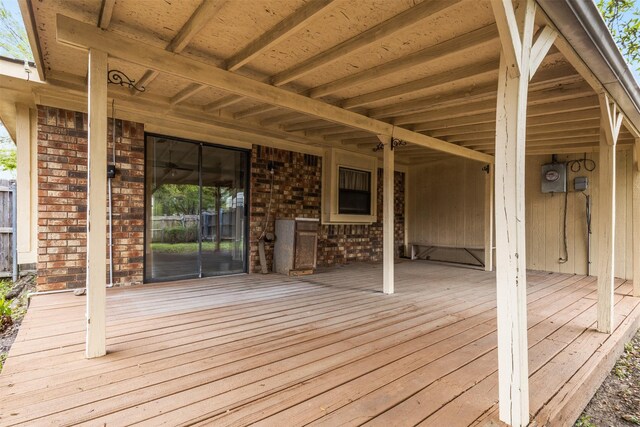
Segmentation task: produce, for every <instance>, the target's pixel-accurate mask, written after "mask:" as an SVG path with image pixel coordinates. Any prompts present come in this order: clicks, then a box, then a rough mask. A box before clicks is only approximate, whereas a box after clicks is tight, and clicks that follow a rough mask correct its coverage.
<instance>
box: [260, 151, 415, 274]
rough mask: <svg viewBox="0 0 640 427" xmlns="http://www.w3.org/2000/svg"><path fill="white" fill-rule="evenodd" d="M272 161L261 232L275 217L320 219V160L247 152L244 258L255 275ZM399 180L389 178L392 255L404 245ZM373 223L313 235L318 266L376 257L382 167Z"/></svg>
mask: <svg viewBox="0 0 640 427" xmlns="http://www.w3.org/2000/svg"><path fill="white" fill-rule="evenodd" d="M269 161H273V163H274V165H275V168H276V173H275V175H274V191H273V200H272V204H271V211H270V215H269V221H268V223H267V230H268V231H270V232H273V231H274V227H275V218H295V217H298V216H300V217H309V218H320V201H321V186H322V159H321V158H320V157H316V156H311V155H306V154H301V153H295V152H291V151H285V150H277V149H273V148H269V147H262V146H254V147H253V150H252V153H251V198H250V205H251V209H250V215H251V216H250V219H249V221H250V260H249V266H250V271H251V272H259V271H260V258H259V255H258V238H259V237H260V235H261V233H262V230H263V228H264V224H265V220H266V211H267V208H268V205H269V194H270V185H271V176H270V174H269V172H268V168H267V166H268V163H269ZM404 180H405V174H404V173H401V172H396V174H395V198H396V200H395V202H396V204H395V209H396V215H395V238H396V245H395V246H396V248H397V249H396V254H397V255H400V247H401V246H402V245H403V243H404ZM377 195H378V203H377V210H378V212H377V213H378V219H377V221H376V222H375V223H373V224H371V225H325V226H321V227H320V232H319V235H318V265H320V266H329V265H334V264H345V263H347V262H352V261H380V260H381V259H382V219H383V218H382V197H383V194H382V169H379V170H378V191H377ZM265 249H266V251H265V252H266V258H267V264H268V266H269V270H270V271H271V269H272V265H273V264H272V263H273V244H269V243H267V244H266V245H265Z"/></svg>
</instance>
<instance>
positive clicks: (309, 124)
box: [283, 119, 335, 132]
mask: <svg viewBox="0 0 640 427" xmlns="http://www.w3.org/2000/svg"><path fill="white" fill-rule="evenodd" d="M333 126H335V124H334V123H331V122H328V121H326V120H318V119H313V120H304V121H301V122H298V123H293V124H290V125H287V126H284V127H283V129H284V130H286V131H287V132H292V131H300V130H301V131H305V130H315V129H324V128H329V127H333Z"/></svg>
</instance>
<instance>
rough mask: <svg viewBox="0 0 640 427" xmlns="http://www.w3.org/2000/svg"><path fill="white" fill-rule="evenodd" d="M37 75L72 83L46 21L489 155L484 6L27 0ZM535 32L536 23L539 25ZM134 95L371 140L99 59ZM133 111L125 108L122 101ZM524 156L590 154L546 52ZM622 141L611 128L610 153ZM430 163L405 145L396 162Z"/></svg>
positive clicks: (318, 140) (558, 59)
mask: <svg viewBox="0 0 640 427" xmlns="http://www.w3.org/2000/svg"><path fill="white" fill-rule="evenodd" d="M31 5H32V7H33V9H32V12H33V15H34V19H35V22H36V28H37V33H38V34H37V35H38V39H39V43H40V50H41V54H42V58H43V62H44V67H45V73H46V76H47V79H48V80H50V81H51V82H53V83H56V82H66V83H68V82H78V81H83V79H84V76H86V53H84V52H82V51H79V50H75V49H72V48H70V47H68V46H65V45H62V44H60V43H58V42H57V41H56V34H55V33H56V32H55V31H54V29H55V25H56V14H62V15H66V16H69V17H72V18H74V19H77V20H80V21H83V22H85V23H90V24H92V25H96V26H98V27H100V28H102V29H104V30H106V31H112V32H114V33H117V34H120V35H124V36H127V37H130V38H132V39H135V40H137V41H140V42H143V43H147V44H150V45H153V46H156V47H161V48H163V49H165V50H167V51H168V52H173V53H175V54H179V55H184V56H185V57H190V58H194V59H197V60H199V61H202V62H205V63H208V64H210V65H212V66H216V67H219V68H222V69H225V70H228V71H231V72H234V73H238V74H240V75H243V76H246V77H250V78H252V79H255V80H258V81H261V82H265V83H269V84H271V85H273V86H277V87H281V88H283V89H285V90H288V91H292V92H295V93H299V94H301V95H304V96H308V97H310V98H314V99H317V100H321V101H323V102H326V103H328V104H331V105H335V106H338V107H341V108H344V109H346V110H350V111H353V112H357V113H360V114H363V115H366V116H369V117H371V118H375V119H379V120H382V121H385V122H388V123H391V124H394V125H396V126H400V127H404V128H407V129H409V130H412V131H416V132H420V133H423V134H425V135H429V136H432V137H436V138H439V139H441V140H444V141H447V142H451V143H454V144H458V145H460V146H463V147H467V148H471V149H473V150H477V151H481V152H484V153H489V154H492V153H493V152H494V147H493V141H494V132H495V108H496V88H497V74H498V71H497V70H498V59H499V55H500V44H499V40H498V32H497V29H496V27H495V22H494V18H493V13H492V10H491V6H490V3H489V1H488V0H486V1H485V0H483V1H477V0H426V1H423V2H421V3H417V4H414V1H413V0H358V1H355V2H354V1H351V0H310V1H306V2H305V1H302V0H288V1H284V2H283V1H281V0H256V1H252V2H244V1H239V0H227V1H224V0H204V1H199V0H185V1H165V2H153V3H151V2H138V1H133V0H117V1H116V0H104V1H100V0H93V1H87V0H65V1H63V0H52V1H48V2H32V3H31ZM538 19H539V22H538V24H542V23H543V21H542V20H541V17H539V18H538ZM109 68H110V69H118V70H121V71H124V72H125V73H126V74H127V75H129V76H130V77H132V78H134V79H135V80H136V81H137V82H138V84H139V85H142V86H144V87H145V88H146V91H145V92H143V93H139V92H136V91H131V92H129V91H124V90H119V89H118V88H115V87H110V88H109V89H110V96H113V97H114V98H116V99H118V100H119V101H118V102H122V103H125V105H140V108H141V109H144V108H151V107H153V108H154V111H157V112H166V114H167V115H178V116H181V117H185V116H190V117H197V119H198V120H201V121H203V122H207V123H211V124H214V125H216V126H220V127H222V128H225V129H228V130H229V131H230V132H236V131H243V132H246V131H248V132H252V133H254V134H255V135H256V140H255V142H256V143H259V142H260V136H264V137H267V136H268V137H273V138H276V139H278V138H280V139H283V140H288V141H295V142H303V143H306V144H311V145H315V146H335V147H343V148H347V149H351V150H361V151H365V152H369V153H371V152H372V151H371V150H372V149H373V148H374V147H375V146H376V144H377V143H378V139H377V138H376V135H373V134H371V133H368V132H365V131H362V130H357V129H352V128H350V127H348V126H344V125H340V124H336V123H332V122H330V121H327V120H321V119H318V118H317V117H311V116H308V115H305V114H301V113H298V112H294V111H290V110H287V109H284V108H278V107H275V106H272V105H267V104H262V103H260V102H257V101H255V100H252V99H248V98H245V97H241V96H237V95H233V94H230V93H226V92H224V91H221V90H218V89H213V88H210V87H207V86H203V85H200V84H198V83H193V82H190V81H188V80H186V79H181V78H178V77H175V76H171V75H167V74H163V73H160V72H158V71H156V70H149V69H144V67H140V66H138V65H135V64H132V63H128V62H124V61H121V60H117V59H113V58H111V59H110V61H109ZM132 102H133V103H135V104H132ZM528 117H529V119H528V125H527V144H528V152H530V153H552V152H554V151H556V152H559V153H560V152H567V151H571V152H582V151H585V152H586V151H591V150H594V149H595V147H597V146H598V140H599V120H598V118H599V109H598V100H597V97H596V95H595V93H594V91H593V90H592V89H591V87H590V86H589V85H588V84H587V83H586V82H585V80H584V79H583V78H582V77H581V76H580V75H578V73H577V72H576V71H575V69H574V68H573V67H572V66H571V65H570V64H569V63H568V61H567V60H566V59H565V58H564V57H563V55H562V54H561V53H559V52H558V51H557V50H555V49H554V48H552V49H551V51H550V53H549V54H548V55H547V57H546V58H545V59H544V60H543V62H542V65H541V66H540V69H539V71H538V73H537V74H536V76H535V78H534V79H533V80H532V81H531V85H530V95H529V110H528ZM632 141H633V139H632V136H631V134H630V133H629V132H628V131H627V130H626V129H623V131H622V133H621V137H620V141H619V144H621V145H623V146H624V145H626V144H630V143H631V142H632ZM439 156H442V154H441V153H438V152H435V151H432V150H429V149H427V148H424V147H420V146H417V145H411V144H409V145H407V146H406V147H402V148H401V149H399V150H398V152H397V156H396V157H397V159H398V160H399V161H400V162H404V163H419V162H424V161H429V160H430V159H434V158H437V157H439Z"/></svg>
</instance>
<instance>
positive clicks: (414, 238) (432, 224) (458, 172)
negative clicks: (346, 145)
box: [407, 150, 633, 279]
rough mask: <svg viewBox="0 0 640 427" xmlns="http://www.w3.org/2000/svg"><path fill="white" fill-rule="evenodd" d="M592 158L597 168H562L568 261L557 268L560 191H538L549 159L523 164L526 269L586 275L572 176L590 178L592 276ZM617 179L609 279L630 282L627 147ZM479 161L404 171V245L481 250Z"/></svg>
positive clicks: (581, 212) (581, 213) (581, 217)
mask: <svg viewBox="0 0 640 427" xmlns="http://www.w3.org/2000/svg"><path fill="white" fill-rule="evenodd" d="M583 157H584V156H583V155H559V156H558V161H559V162H566V161H571V160H576V159H582V158H583ZM587 158H588V159H593V160H595V161H596V170H594V171H593V172H589V171H586V170H585V169H584V166H583V167H582V169H581V170H580V171H579V172H577V173H575V172H572V171H571V170H569V171H568V174H569V176H568V178H569V179H568V189H569V193H568V194H567V246H568V261H567V262H566V263H560V262H559V258H560V257H561V256H563V255H564V253H563V252H564V251H563V242H562V241H563V234H562V224H563V209H564V202H565V196H564V194H553V195H552V194H543V193H541V192H540V167H541V165H543V164H545V163H550V162H551V156H528V157H527V163H526V201H525V203H526V218H525V220H526V230H527V249H526V250H527V268H530V269H534V270H544V271H553V272H562V273H575V274H586V273H587V237H586V227H587V225H586V215H585V210H586V204H585V197H584V195H583V194H582V193H580V192H575V191H574V190H573V180H574V178H575V177H576V176H586V177H588V178H589V190H587V192H586V193H587V194H591V195H592V196H593V199H592V200H593V204H592V231H593V234H592V240H591V262H592V264H591V274H592V275H597V268H596V263H595V260H596V259H597V254H598V236H597V230H596V226H595V224H596V223H597V215H598V207H599V203H598V202H599V201H598V169H597V166H598V165H597V159H598V156H597V154H595V155H594V154H587ZM616 163H617V175H616V188H617V191H616V265H615V275H616V277H621V278H625V279H632V276H633V265H632V243H633V242H632V221H631V208H632V204H631V201H632V165H633V156H632V152H631V151H629V150H624V151H618V152H617V162H616ZM482 166H483V165H482V164H480V163H478V162H474V161H470V160H465V159H459V158H447V159H446V160H441V161H438V162H434V163H430V164H427V165H420V166H415V167H412V168H410V171H409V182H408V185H409V192H408V200H407V201H408V204H409V206H408V241H409V242H424V243H430V244H434V245H447V246H449V245H455V246H458V247H474V246H482V244H483V242H484V238H483V203H484V197H485V194H484V181H485V179H486V174H485V172H484V171H482Z"/></svg>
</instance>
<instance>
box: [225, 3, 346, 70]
mask: <svg viewBox="0 0 640 427" xmlns="http://www.w3.org/2000/svg"><path fill="white" fill-rule="evenodd" d="M334 5H335V0H314V1H311V2H309V3H307V4H306V5H304V6H303V7H301V8H300V9H298V10H296V11H295V12H294V13H292V14H291V15H289V16H287V17H286V18H285V19H283V20H282V21H280V22H279V23H278V24H276V25H275V26H274V27H273V28H271V29H270V30H269V31H267V32H266V33H264V34H262V35H261V36H260V37H258V38H257V39H255V40H253V41H251V42H250V43H249V44H247V45H246V46H245V47H244V48H243V49H242V50H241V51H240V52H238V53H236V54H235V55H234V56H232V57H231V58H229V59H228V60H227V61H226V62H225V65H224V68H226V69H227V70H229V71H235V70H238V69H239V68H241V67H242V66H243V65H245V64H246V63H248V62H249V61H251V60H252V59H253V58H255V57H256V56H258V55H259V54H260V53H262V52H264V51H265V50H267V49H269V48H270V47H271V46H274V45H276V44H278V43H280V42H281V41H283V40H284V39H286V38H287V37H289V36H291V35H292V34H295V33H296V32H298V31H300V30H301V29H302V28H303V27H304V26H306V25H308V24H309V22H311V20H312V19H313V18H314V17H317V16H318V15H320V14H321V13H326V12H327V11H329V10H330V9H331V8H332V7H333V6H334Z"/></svg>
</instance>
